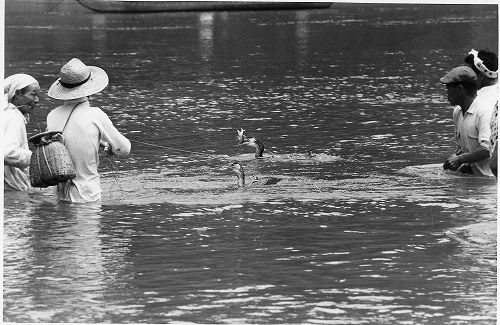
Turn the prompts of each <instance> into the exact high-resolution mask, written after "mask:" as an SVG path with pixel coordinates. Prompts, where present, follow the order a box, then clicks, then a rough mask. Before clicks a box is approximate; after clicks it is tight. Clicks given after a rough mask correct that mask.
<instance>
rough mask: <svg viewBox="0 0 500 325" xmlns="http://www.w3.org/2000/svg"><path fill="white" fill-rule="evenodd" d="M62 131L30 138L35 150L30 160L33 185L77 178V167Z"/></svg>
mask: <svg viewBox="0 0 500 325" xmlns="http://www.w3.org/2000/svg"><path fill="white" fill-rule="evenodd" d="M61 140H62V137H61V132H60V131H50V132H44V133H40V134H37V135H34V136H32V137H31V138H29V139H28V141H29V142H31V143H33V145H34V150H33V153H32V155H31V161H30V182H31V186H33V187H48V186H54V185H57V184H58V183H60V182H64V181H67V180H69V179H72V178H75V177H76V174H75V167H74V165H73V162H72V161H71V157H70V155H69V152H68V149H67V148H66V146H65V145H64V144H63V143H62V142H61Z"/></svg>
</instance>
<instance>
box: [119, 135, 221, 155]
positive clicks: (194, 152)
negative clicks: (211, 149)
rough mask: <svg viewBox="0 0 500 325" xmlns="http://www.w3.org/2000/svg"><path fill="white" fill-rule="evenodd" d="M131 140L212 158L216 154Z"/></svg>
mask: <svg viewBox="0 0 500 325" xmlns="http://www.w3.org/2000/svg"><path fill="white" fill-rule="evenodd" d="M129 140H130V141H131V142H136V143H140V144H144V145H147V146H151V147H157V148H162V149H168V150H174V151H179V152H186V153H192V154H195V155H202V156H207V157H210V158H213V157H215V155H213V154H208V153H205V152H197V151H190V150H183V149H177V148H172V147H166V146H161V145H159V144H153V143H148V142H142V141H138V140H134V139H129Z"/></svg>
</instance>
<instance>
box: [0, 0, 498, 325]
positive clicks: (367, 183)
mask: <svg viewBox="0 0 500 325" xmlns="http://www.w3.org/2000/svg"><path fill="white" fill-rule="evenodd" d="M7 2H8V3H7V4H6V17H5V74H6V75H10V74H12V73H16V72H21V71H24V72H27V73H30V74H32V75H33V76H35V77H36V78H37V79H38V80H39V81H40V84H41V87H42V90H44V91H45V92H46V91H47V90H48V88H49V86H50V84H51V83H52V82H53V81H54V80H55V79H56V78H57V76H58V72H59V69H60V67H61V66H62V65H63V64H64V63H65V62H67V61H68V60H69V59H71V58H72V57H75V56H76V57H79V58H80V59H82V60H83V61H84V62H85V63H87V64H90V65H97V66H100V67H103V68H104V69H105V70H106V71H107V73H108V75H109V77H110V84H109V86H108V87H107V88H106V89H105V90H104V91H103V92H102V93H101V94H98V95H96V96H94V97H93V98H92V100H91V101H92V103H93V104H94V105H95V106H99V107H101V108H102V109H103V110H104V111H106V112H107V114H108V115H109V116H110V118H111V120H112V121H113V123H114V124H115V125H116V126H117V127H118V128H119V129H120V130H121V131H122V132H123V133H124V134H125V135H126V136H127V137H128V138H130V139H131V140H132V141H133V142H132V153H131V155H130V157H129V158H127V159H116V160H111V159H108V158H107V157H105V156H103V157H101V171H102V183H103V200H102V202H101V203H99V204H89V205H77V204H59V203H57V202H56V200H55V198H54V195H53V192H52V189H45V190H39V189H34V190H33V191H31V192H30V193H29V194H13V193H6V194H5V196H4V241H3V245H4V246H3V258H4V261H3V262H4V267H3V272H4V273H3V276H4V278H3V290H4V292H3V298H4V300H3V312H4V315H3V320H4V321H9V322H90V323H98V322H108V323H109V322H113V323H130V322H133V323H230V324H234V323H248V324H250V323H254V324H255V323H259V324H271V323H272V324H276V323H303V324H472V323H473V324H494V323H495V322H496V302H497V300H496V290H497V279H496V271H497V267H496V254H497V251H496V250H497V246H496V202H497V183H496V179H491V178H479V177H461V176H458V175H454V174H448V173H444V172H443V171H442V170H441V167H440V164H441V163H442V162H443V161H444V159H445V158H447V157H448V156H449V155H450V154H451V153H452V152H453V142H452V136H453V123H452V120H451V107H450V106H449V104H448V103H447V100H446V92H445V88H444V87H443V86H442V85H441V84H440V83H439V78H440V77H442V76H443V75H444V74H445V73H446V72H447V71H448V70H450V69H451V68H452V67H454V66H457V65H460V64H462V62H463V58H464V56H465V54H466V53H467V52H468V51H469V50H470V49H471V48H476V49H479V48H485V47H488V48H492V49H496V48H498V28H497V27H498V12H497V7H496V6H491V5H461V6H458V5H452V6H443V5H411V4H380V5H373V4H371V5H370V4H334V5H333V6H332V7H331V8H329V9H312V10H298V11H294V10H283V11H241V12H238V11H232V12H193V13H157V14H134V15H127V14H98V13H92V12H90V11H88V10H86V9H84V8H82V7H79V6H78V4H77V3H76V2H71V1H62V2H59V1H53V2H50V1H30V2H28V1H16V2H14V1H7ZM57 104H58V103H57V102H56V101H54V100H51V99H50V98H48V97H47V96H43V98H42V102H41V104H40V107H39V108H38V110H37V120H38V122H39V124H41V125H42V129H43V128H44V126H43V125H44V121H45V117H46V115H47V113H48V112H49V110H50V109H51V108H53V107H55V106H56V105H57ZM27 128H28V133H29V136H30V135H33V134H36V133H38V132H39V131H38V129H37V127H36V124H35V123H34V120H33V119H32V120H31V121H30V122H29V123H28V125H27ZM239 128H243V129H245V130H246V131H245V133H246V134H248V135H249V136H255V137H257V138H259V139H260V140H261V141H262V142H263V143H264V145H265V147H266V150H265V152H264V158H263V159H255V158H254V156H253V148H250V147H247V146H237V145H236V144H237V142H236V134H237V133H236V130H238V129H239ZM309 150H310V151H311V153H312V157H309V156H308V154H307V153H308V151H309ZM234 161H237V162H240V163H241V165H242V166H243V168H244V170H245V173H246V177H247V179H248V181H247V184H249V183H250V180H251V179H253V177H254V176H260V177H261V178H262V177H263V176H273V177H277V178H279V179H280V180H281V181H280V182H278V183H277V184H274V185H261V184H259V183H255V184H252V185H250V186H247V187H246V188H244V189H243V188H238V187H237V179H236V175H235V174H234V173H233V172H232V171H231V167H230V165H231V164H232V162H234Z"/></svg>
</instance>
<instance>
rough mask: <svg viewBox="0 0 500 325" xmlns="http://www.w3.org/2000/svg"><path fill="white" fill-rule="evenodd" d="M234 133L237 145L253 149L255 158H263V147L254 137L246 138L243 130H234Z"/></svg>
mask: <svg viewBox="0 0 500 325" xmlns="http://www.w3.org/2000/svg"><path fill="white" fill-rule="evenodd" d="M236 132H238V136H237V140H238V144H239V145H243V144H245V145H247V146H249V147H254V148H255V158H263V156H262V154H263V153H264V149H265V147H264V143H263V142H262V141H261V140H259V139H257V138H255V137H251V138H247V137H246V136H245V134H244V132H245V130H243V129H242V128H240V129H239V130H236Z"/></svg>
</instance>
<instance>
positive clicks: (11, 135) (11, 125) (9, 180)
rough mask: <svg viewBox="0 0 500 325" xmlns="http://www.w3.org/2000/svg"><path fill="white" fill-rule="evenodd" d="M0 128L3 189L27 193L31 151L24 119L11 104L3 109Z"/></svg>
mask: <svg viewBox="0 0 500 325" xmlns="http://www.w3.org/2000/svg"><path fill="white" fill-rule="evenodd" d="M2 127H3V147H4V151H3V164H4V172H3V177H4V189H5V190H17V191H27V190H28V189H29V188H30V181H29V176H28V175H29V174H28V171H29V168H28V167H29V165H30V160H31V151H30V150H29V148H28V140H27V135H26V118H25V117H24V115H23V114H22V113H21V111H19V110H18V109H17V107H16V106H14V105H13V104H12V103H9V104H8V106H7V107H6V108H5V109H4V114H3V119H2Z"/></svg>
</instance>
